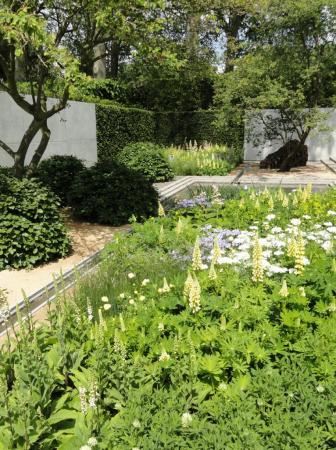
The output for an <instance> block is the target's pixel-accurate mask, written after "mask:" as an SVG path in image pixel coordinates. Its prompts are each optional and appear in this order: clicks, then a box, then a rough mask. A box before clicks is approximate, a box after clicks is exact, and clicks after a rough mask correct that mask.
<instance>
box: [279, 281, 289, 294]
mask: <svg viewBox="0 0 336 450" xmlns="http://www.w3.org/2000/svg"><path fill="white" fill-rule="evenodd" d="M279 294H280V295H281V297H288V294H289V292H288V287H287V282H286V280H283V282H282V287H281V289H280V291H279Z"/></svg>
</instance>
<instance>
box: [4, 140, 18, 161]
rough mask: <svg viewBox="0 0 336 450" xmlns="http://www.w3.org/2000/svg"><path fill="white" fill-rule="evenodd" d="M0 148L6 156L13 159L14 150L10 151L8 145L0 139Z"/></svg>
mask: <svg viewBox="0 0 336 450" xmlns="http://www.w3.org/2000/svg"><path fill="white" fill-rule="evenodd" d="M0 147H1V148H3V149H4V150H5V152H6V153H8V155H9V156H10V157H11V158H13V159H14V158H15V152H14V150H12V149H11V148H10V147H9V145H7V144H6V143H5V142H4V141H2V140H1V139H0Z"/></svg>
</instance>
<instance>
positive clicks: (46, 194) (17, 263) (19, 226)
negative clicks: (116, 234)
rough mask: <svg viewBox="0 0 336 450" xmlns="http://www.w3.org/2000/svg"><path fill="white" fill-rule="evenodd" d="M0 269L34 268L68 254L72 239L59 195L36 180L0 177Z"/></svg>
mask: <svg viewBox="0 0 336 450" xmlns="http://www.w3.org/2000/svg"><path fill="white" fill-rule="evenodd" d="M0 186H1V190H0V236H1V239H0V269H5V268H7V267H12V268H15V269H18V268H22V267H32V266H34V265H36V264H40V263H42V262H46V261H51V260H53V259H56V258H58V257H62V256H64V255H66V253H67V252H68V250H69V239H68V238H67V235H66V230H65V227H64V224H63V222H62V220H61V217H60V213H59V209H58V208H59V202H58V200H57V198H56V197H55V196H54V195H53V194H52V193H51V192H50V191H49V190H48V189H47V188H45V187H42V186H41V185H40V184H38V183H37V182H36V181H34V180H27V179H25V180H22V181H20V180H17V179H15V178H7V177H5V176H3V175H1V176H0Z"/></svg>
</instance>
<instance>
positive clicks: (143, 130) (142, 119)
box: [96, 104, 156, 160]
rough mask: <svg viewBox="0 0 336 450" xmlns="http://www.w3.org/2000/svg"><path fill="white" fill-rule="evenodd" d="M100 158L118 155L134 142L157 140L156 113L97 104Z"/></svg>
mask: <svg viewBox="0 0 336 450" xmlns="http://www.w3.org/2000/svg"><path fill="white" fill-rule="evenodd" d="M96 123H97V147H98V157H99V159H100V160H102V159H105V158H108V157H110V156H114V155H116V154H117V153H118V152H119V151H120V150H121V149H123V148H124V147H125V146H126V145H127V144H130V143H132V142H154V141H155V125H156V121H155V113H153V112H151V111H145V110H143V109H137V108H126V107H122V106H111V105H102V104H97V105H96Z"/></svg>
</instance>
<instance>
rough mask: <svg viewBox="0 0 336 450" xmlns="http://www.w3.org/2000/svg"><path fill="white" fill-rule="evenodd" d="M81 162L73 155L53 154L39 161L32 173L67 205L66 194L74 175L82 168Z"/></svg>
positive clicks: (83, 167)
mask: <svg viewBox="0 0 336 450" xmlns="http://www.w3.org/2000/svg"><path fill="white" fill-rule="evenodd" d="M84 169H85V166H84V164H83V162H82V161H81V160H80V159H78V158H76V157H75V156H65V155H54V156H51V157H50V158H48V159H45V160H44V161H42V162H41V163H40V165H39V166H38V168H37V171H36V173H35V174H34V176H35V177H37V178H38V179H39V180H40V181H41V182H42V183H43V184H44V185H45V186H47V187H48V188H50V189H51V190H52V191H53V192H54V193H55V194H56V195H58V197H59V198H60V200H61V203H62V205H67V196H68V192H69V189H70V187H71V185H72V182H73V180H74V177H75V176H76V175H77V174H78V173H79V172H80V171H81V170H84Z"/></svg>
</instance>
